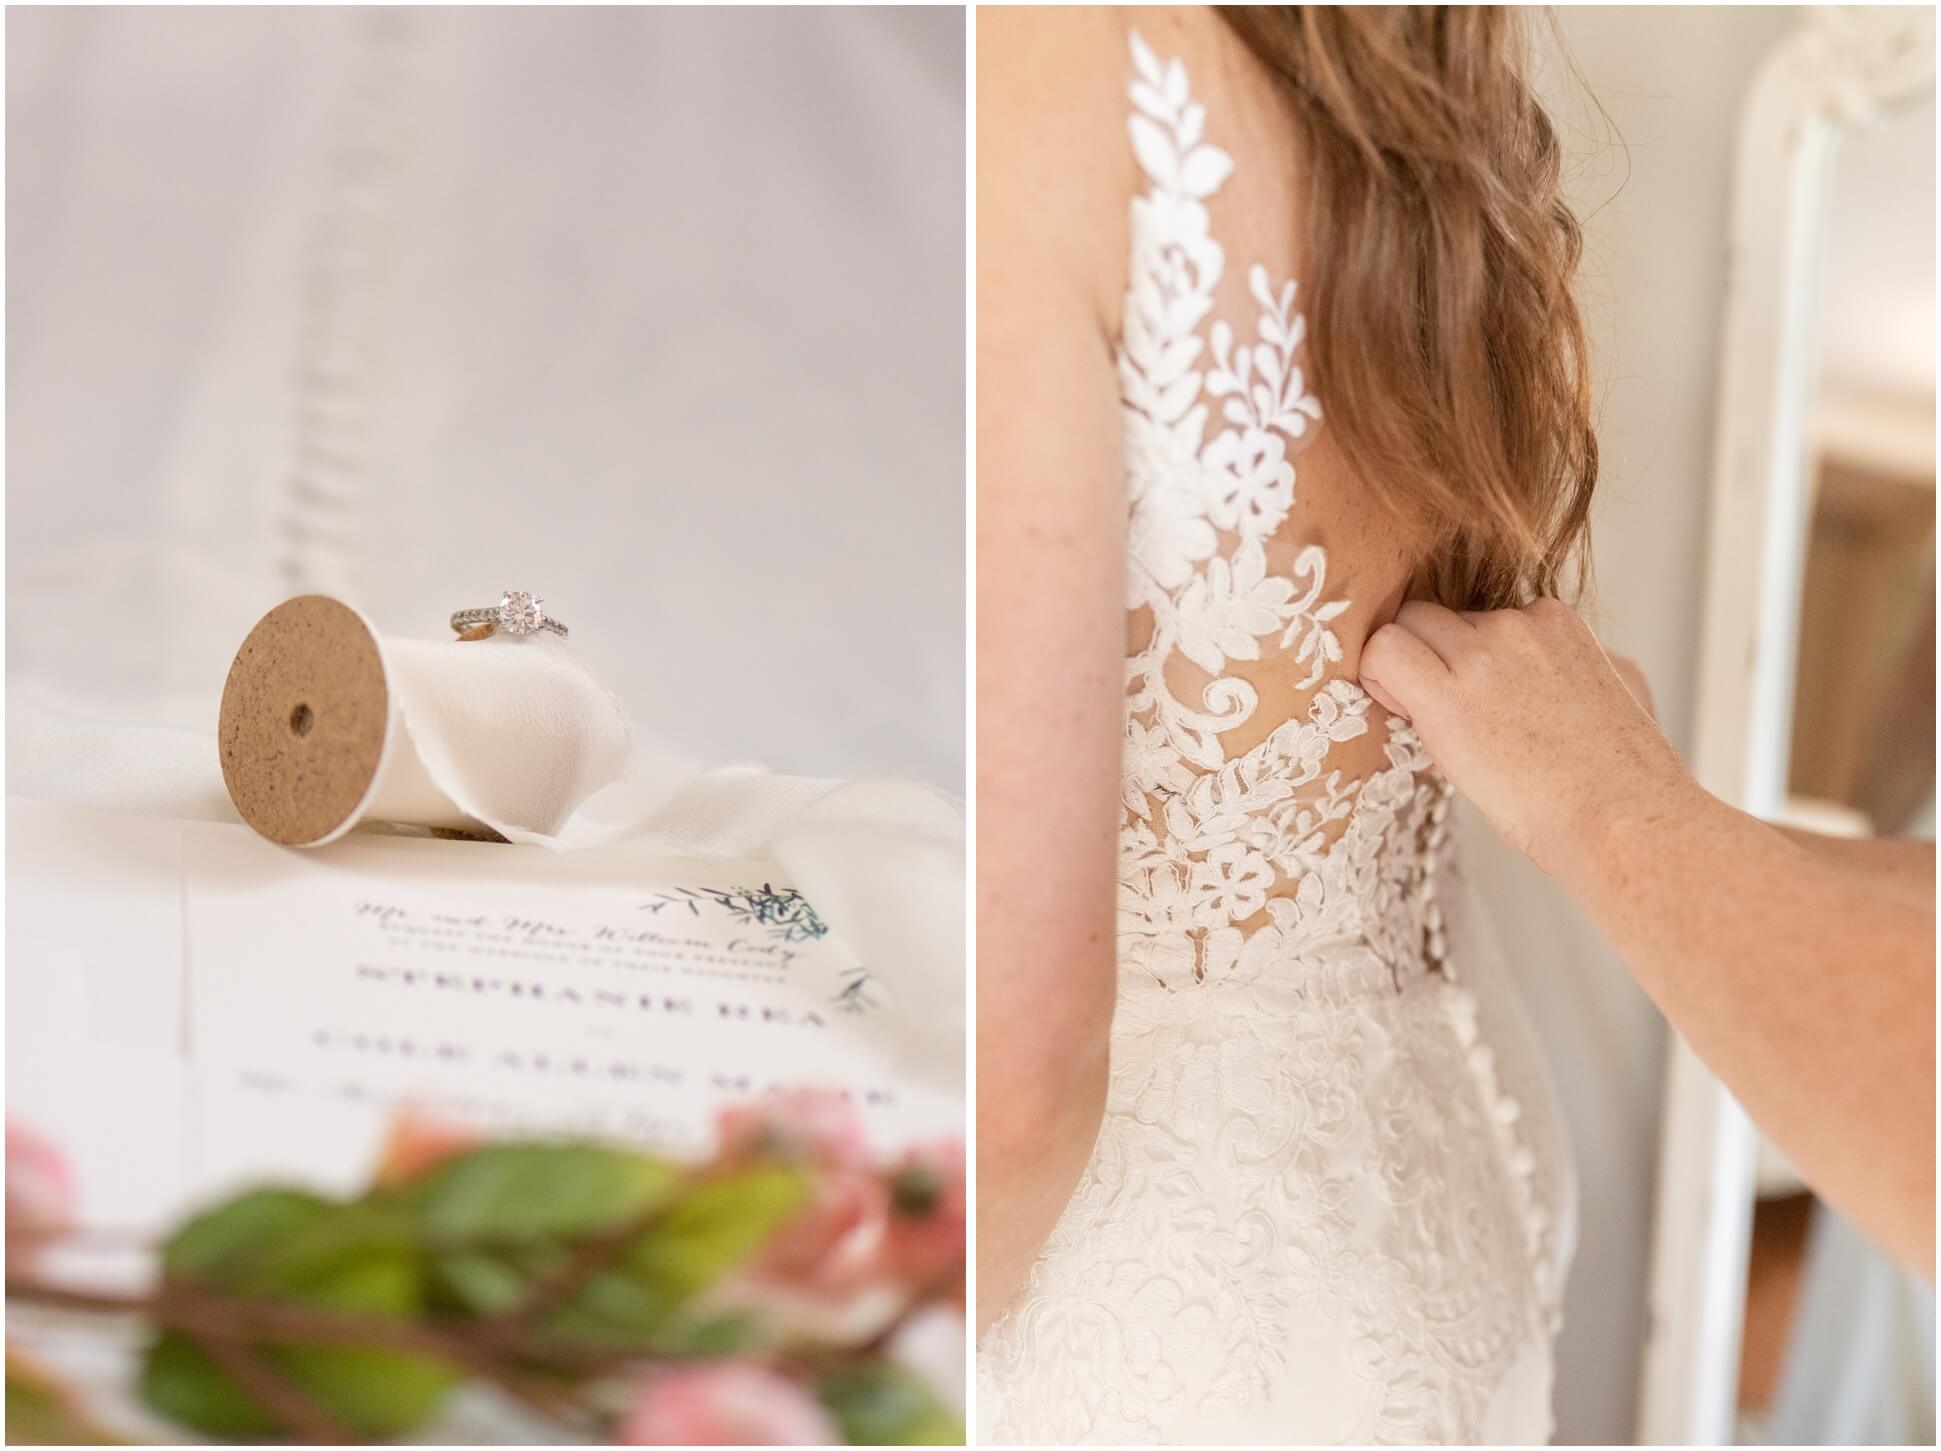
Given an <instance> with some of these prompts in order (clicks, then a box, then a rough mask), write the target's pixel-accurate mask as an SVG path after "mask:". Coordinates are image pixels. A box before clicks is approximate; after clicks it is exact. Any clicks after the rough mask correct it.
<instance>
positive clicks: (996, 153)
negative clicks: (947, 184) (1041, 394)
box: [977, 7, 1137, 327]
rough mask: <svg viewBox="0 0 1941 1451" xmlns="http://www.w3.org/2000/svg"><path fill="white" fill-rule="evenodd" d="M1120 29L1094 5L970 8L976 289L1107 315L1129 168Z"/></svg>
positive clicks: (1112, 308)
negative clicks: (973, 13)
mask: <svg viewBox="0 0 1941 1451" xmlns="http://www.w3.org/2000/svg"><path fill="white" fill-rule="evenodd" d="M1126 33H1127V30H1126V25H1125V23H1124V22H1123V21H1122V20H1121V19H1120V17H1119V16H1118V14H1117V12H1116V11H1114V10H1112V9H1110V8H1103V7H1101V8H1077V7H1071V8H1067V7H1056V8H1040V7H1016V8H1011V7H1005V8H996V9H986V10H980V11H978V12H977V235H978V271H979V291H980V293H982V292H983V290H984V289H985V288H986V287H995V288H998V289H1000V290H1001V291H1002V293H1003V294H1004V295H1006V296H1010V297H1014V298H1016V299H1018V300H1019V301H1020V302H1023V301H1024V300H1025V299H1026V298H1030V299H1032V306H1033V307H1034V309H1035V310H1036V311H1038V312H1040V313H1044V314H1047V315H1049V314H1050V312H1051V308H1050V307H1049V306H1048V305H1047V303H1046V302H1045V301H1043V300H1042V299H1046V298H1054V299H1055V298H1060V297H1062V298H1069V299H1072V300H1074V301H1076V302H1078V303H1079V304H1081V305H1082V306H1083V307H1084V308H1085V310H1086V311H1087V313H1089V314H1090V315H1091V316H1092V318H1093V319H1094V320H1095V321H1097V322H1098V323H1099V324H1100V326H1101V327H1103V326H1104V324H1105V320H1106V319H1107V318H1109V317H1113V316H1116V312H1117V306H1118V298H1119V296H1120V294H1121V293H1122V292H1123V290H1124V285H1125V283H1124V279H1125V254H1126V246H1127V236H1128V227H1127V221H1126V206H1127V201H1128V199H1129V198H1130V197H1131V195H1132V193H1133V188H1134V184H1135V181H1136V174H1137V171H1136V163H1135V162H1134V160H1133V156H1132V151H1131V148H1130V147H1129V146H1128V145H1127V143H1126V132H1125V106H1126V100H1125V96H1126V89H1125V87H1126V65H1127V63H1126V44H1127V42H1126ZM998 273H1001V274H1002V275H994V274H998Z"/></svg>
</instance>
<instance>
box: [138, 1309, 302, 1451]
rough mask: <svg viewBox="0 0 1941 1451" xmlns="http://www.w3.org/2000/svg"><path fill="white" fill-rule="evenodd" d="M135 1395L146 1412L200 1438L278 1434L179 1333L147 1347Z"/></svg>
mask: <svg viewBox="0 0 1941 1451" xmlns="http://www.w3.org/2000/svg"><path fill="white" fill-rule="evenodd" d="M138 1389H139V1390H140V1393H141V1398H142V1403H143V1404H144V1405H146V1406H148V1407H149V1409H151V1410H153V1411H157V1412H159V1413H160V1414H162V1415H164V1416H167V1417H168V1418H169V1419H170V1420H171V1421H178V1422H180V1423H181V1424H182V1425H184V1426H188V1427H191V1428H193V1429H194V1430H197V1431H200V1432H202V1433H203V1434H204V1435H205V1436H215V1437H218V1438H220V1439H222V1440H225V1441H256V1440H262V1439H264V1438H265V1437H268V1436H270V1435H272V1434H274V1433H275V1431H276V1430H277V1425H276V1420H275V1418H274V1417H272V1416H271V1415H270V1414H269V1412H267V1411H265V1410H264V1409H263V1408H262V1407H261V1406H259V1405H257V1404H256V1401H255V1398H254V1397H252V1396H251V1395H250V1394H249V1392H248V1391H246V1390H244V1389H243V1388H242V1387H241V1386H239V1385H237V1384H236V1382H235V1381H234V1380H233V1379H231V1378H230V1375H229V1373H228V1372H227V1371H225V1370H223V1369H222V1368H221V1367H220V1366H218V1365H217V1364H216V1363H215V1361H214V1360H212V1359H210V1357H209V1353H208V1352H207V1351H206V1350H204V1349H203V1348H202V1347H201V1346H200V1345H197V1344H196V1343H195V1342H194V1341H193V1340H191V1339H189V1337H188V1336H186V1335H183V1334H181V1333H180V1332H179V1331H174V1330H164V1331H163V1332H162V1333H161V1334H160V1335H158V1336H156V1338H155V1340H154V1342H153V1343H152V1344H151V1345H150V1346H149V1347H148V1354H147V1356H146V1357H145V1358H144V1359H143V1361H142V1373H141V1381H140V1384H139V1387H138Z"/></svg>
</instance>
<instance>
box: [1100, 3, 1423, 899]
mask: <svg viewBox="0 0 1941 1451" xmlns="http://www.w3.org/2000/svg"><path fill="white" fill-rule="evenodd" d="M1155 20H1157V21H1158V22H1159V24H1158V25H1147V26H1145V27H1144V28H1143V30H1142V37H1143V38H1142V40H1141V41H1140V42H1138V44H1144V40H1145V39H1150V40H1151V42H1152V44H1151V45H1150V46H1148V47H1147V48H1146V49H1145V52H1144V64H1142V65H1141V67H1140V69H1139V71H1138V73H1137V74H1136V75H1135V78H1134V79H1133V81H1132V83H1131V86H1130V98H1131V102H1132V109H1131V114H1130V116H1129V118H1128V132H1129V136H1130V139H1131V143H1132V145H1133V148H1134V151H1135V153H1136V155H1137V157H1138V160H1139V163H1140V167H1141V174H1142V176H1143V178H1144V179H1145V181H1146V183H1147V190H1146V193H1145V195H1143V196H1141V197H1138V198H1136V199H1135V200H1134V201H1133V202H1132V208H1133V214H1134V233H1135V239H1136V240H1135V245H1134V249H1133V275H1132V278H1131V285H1130V288H1129V290H1128V294H1127V298H1126V302H1125V310H1124V313H1123V315H1122V317H1121V331H1120V339H1119V370H1120V382H1121V392H1122V395H1123V397H1124V399H1125V403H1126V426H1127V432H1128V440H1127V444H1128V455H1129V463H1128V468H1129V472H1130V481H1131V488H1132V494H1133V514H1132V541H1131V559H1130V577H1129V583H1128V591H1129V595H1128V600H1127V605H1128V614H1127V654H1128V657H1129V659H1130V661H1131V664H1130V666H1129V669H1130V670H1131V671H1132V672H1133V680H1132V696H1133V698H1132V701H1131V703H1130V711H1129V720H1128V748H1129V751H1130V752H1131V753H1132V754H1133V755H1134V756H1135V757H1136V758H1138V759H1140V760H1141V761H1142V762H1143V761H1144V760H1145V759H1146V755H1145V753H1147V752H1151V753H1152V754H1153V755H1154V756H1156V757H1157V758H1158V759H1154V760H1152V761H1151V765H1150V769H1147V770H1145V771H1143V772H1141V773H1139V774H1136V775H1135V774H1134V773H1131V772H1129V773H1128V777H1127V789H1126V804H1127V807H1128V809H1129V810H1131V811H1133V812H1134V813H1135V814H1144V815H1145V816H1146V818H1147V819H1149V820H1150V821H1151V822H1152V825H1153V830H1154V832H1155V834H1156V836H1157V837H1158V838H1159V839H1160V840H1161V841H1162V842H1165V841H1167V840H1169V839H1172V840H1173V841H1174V844H1177V832H1175V831H1173V830H1170V829H1169V826H1168V823H1167V819H1166V818H1167V815H1168V813H1167V811H1166V810H1165V806H1166V803H1167V802H1169V801H1171V800H1173V799H1175V798H1176V797H1177V796H1178V795H1179V794H1181V793H1184V792H1189V791H1191V790H1192V789H1193V788H1194V786H1195V785H1198V786H1199V789H1200V790H1201V791H1202V792H1206V791H1208V790H1215V791H1217V789H1218V783H1217V782H1216V783H1212V784H1211V785H1209V784H1208V783H1206V780H1205V778H1207V777H1208V776H1210V775H1213V776H1217V774H1218V773H1219V772H1220V771H1221V770H1222V769H1223V768H1226V767H1229V766H1234V767H1236V768H1237V770H1238V772H1239V773H1240V774H1242V775H1245V774H1248V773H1249V772H1253V773H1258V772H1260V771H1263V770H1273V769H1279V768H1281V767H1284V766H1285V764H1286V763H1285V762H1272V761H1270V760H1267V759H1263V758H1266V757H1271V756H1273V755H1274V754H1275V753H1274V752H1273V751H1272V750H1271V748H1270V747H1269V740H1270V737H1272V736H1273V735H1274V734H1275V733H1276V732H1277V731H1283V728H1284V727H1285V726H1286V725H1287V724H1288V723H1290V722H1308V721H1310V720H1312V719H1313V717H1314V714H1315V712H1316V711H1317V710H1318V711H1321V712H1324V713H1327V714H1329V715H1330V716H1333V715H1335V714H1337V713H1338V712H1341V711H1344V710H1345V711H1347V713H1348V718H1346V719H1343V720H1341V721H1340V722H1339V723H1338V724H1337V725H1335V726H1334V727H1333V728H1332V729H1329V730H1327V731H1326V732H1325V735H1326V739H1325V741H1324V742H1316V741H1314V740H1312V739H1311V740H1309V741H1308V742H1306V743H1305V745H1304V749H1305V750H1307V751H1308V752H1309V753H1313V752H1314V751H1315V750H1316V747H1317V744H1322V745H1325V752H1324V758H1321V757H1317V758H1315V759H1313V760H1311V761H1309V762H1308V763H1307V764H1308V765H1309V766H1312V767H1313V768H1314V769H1313V772H1312V774H1311V775H1310V774H1309V773H1308V771H1307V770H1305V769H1303V768H1301V767H1298V766H1297V767H1296V768H1295V770H1294V771H1293V772H1292V773H1291V775H1290V776H1289V778H1288V786H1289V796H1288V804H1289V805H1291V806H1294V807H1296V808H1298V807H1303V806H1304V807H1306V808H1307V817H1306V818H1305V819H1311V821H1312V823H1313V826H1312V831H1311V832H1310V833H1305V834H1307V835H1310V836H1311V837H1312V841H1311V843H1310V844H1311V845H1316V846H1318V845H1325V844H1327V843H1331V842H1332V841H1333V840H1335V839H1336V838H1337V837H1338V836H1339V835H1340V834H1341V832H1342V830H1343V829H1344V828H1345V824H1346V819H1347V813H1346V807H1347V797H1346V796H1345V795H1344V794H1343V793H1347V792H1352V791H1353V789H1354V788H1355V787H1356V786H1357V785H1358V784H1359V783H1360V782H1362V781H1364V780H1366V779H1367V778H1368V777H1370V776H1372V775H1374V774H1376V773H1377V772H1380V771H1383V770H1385V769H1388V768H1390V767H1391V766H1392V765H1393V760H1392V758H1391V755H1390V752H1389V749H1388V744H1387V742H1386V740H1385V734H1384V732H1383V731H1382V730H1381V729H1380V728H1379V726H1380V722H1381V721H1382V720H1383V719H1384V717H1385V712H1383V711H1382V709H1381V708H1380V707H1379V706H1377V705H1375V704H1373V702H1372V701H1369V700H1368V699H1367V698H1366V697H1360V698H1359V699H1357V700H1355V701H1353V702H1350V701H1348V699H1347V698H1346V697H1345V696H1344V695H1343V693H1342V692H1341V690H1340V686H1342V685H1343V684H1347V683H1351V682H1353V681H1354V680H1355V677H1356V665H1357V662H1358V661H1359V658H1360V653H1361V646H1362V643H1363V641H1365V640H1366V639H1367V638H1368V635H1369V634H1370V633H1371V632H1372V631H1373V630H1374V629H1375V628H1376V627H1377V626H1379V625H1380V624H1382V623H1383V622H1385V621H1386V620H1388V619H1390V618H1392V617H1393V615H1394V613H1395V610H1396V608H1397V607H1398V606H1399V604H1400V603H1401V601H1402V598H1403V595H1404V592H1405V590H1406V588H1407V585H1408V581H1409V578H1410V576H1411V575H1412V574H1413V573H1414V571H1415V569H1416V566H1417V564H1418V562H1419V561H1418V558H1417V556H1416V553H1415V550H1414V548H1413V546H1412V545H1411V543H1410V542H1408V541H1406V540H1405V539H1404V538H1403V537H1402V535H1403V531H1402V530H1401V529H1400V528H1399V527H1398V524H1397V521H1395V520H1393V519H1392V518H1390V517H1389V516H1388V515H1386V514H1385V513H1384V512H1383V511H1382V510H1381V508H1380V507H1378V506H1377V504H1376V503H1375V501H1374V500H1373V499H1372V497H1371V496H1370V494H1369V492H1368V490H1367V489H1366V488H1365V487H1364V486H1363V485H1362V484H1361V482H1360V481H1359V480H1358V479H1356V478H1355V476H1354V475H1353V473H1352V472H1351V471H1350V469H1349V468H1348V465H1347V463H1346V461H1345V459H1344V458H1343V456H1342V452H1341V449H1340V447H1339V446H1338V444H1337V443H1336V442H1335V440H1334V438H1333V436H1332V434H1331V433H1330V431H1329V429H1328V428H1327V427H1326V426H1325V409H1324V406H1323V404H1322V401H1321V399H1320V397H1319V396H1318V393H1317V390H1316V385H1315V380H1314V378H1313V377H1312V376H1311V374H1310V373H1309V371H1308V368H1307V359H1306V347H1305V344H1306V319H1305V317H1304V315H1303V301H1302V296H1301V290H1300V284H1299V282H1298V280H1297V279H1298V278H1299V277H1300V276H1301V275H1302V272H1303V267H1302V262H1303V256H1302V251H1303V247H1304V245H1306V243H1305V242H1304V235H1305V234H1306V233H1307V232H1308V230H1309V229H1308V228H1307V227H1305V226H1304V225H1303V217H1302V212H1301V208H1302V206H1303V198H1302V194H1301V186H1300V170H1299V166H1300V163H1299V156H1298V152H1297V149H1296V134H1297V133H1296V123H1295V117H1294V114H1293V112H1292V109H1291V105H1290V103H1289V102H1288V100H1287V98H1286V97H1285V96H1284V95H1283V94H1282V93H1281V92H1280V90H1279V89H1278V87H1277V86H1276V85H1275V83H1274V82H1273V80H1272V79H1271V78H1270V77H1269V76H1268V75H1267V74H1266V73H1265V72H1264V71H1263V70H1262V69H1261V67H1260V66H1259V65H1258V64H1257V63H1255V62H1254V60H1253V58H1252V57H1251V56H1250V55H1249V54H1248V53H1247V52H1246V51H1245V50H1244V48H1243V47H1241V45H1240V44H1239V42H1238V41H1237V40H1235V39H1234V38H1233V37H1232V36H1231V35H1229V34H1228V33H1227V32H1226V30H1225V27H1224V26H1223V25H1221V24H1220V23H1219V22H1218V21H1217V20H1213V19H1211V18H1210V17H1205V16H1198V17H1193V18H1192V19H1191V20H1190V21H1188V22H1187V23H1185V24H1174V25H1172V26H1165V22H1164V19H1163V17H1155ZM1161 27H1164V29H1163V31H1162V28H1161ZM1161 54H1165V55H1167V56H1168V59H1167V60H1166V61H1164V62H1162V61H1161V60H1160V59H1159V56H1160V55H1161ZM1136 56H1137V52H1136V51H1135V57H1136ZM1189 74H1190V75H1191V76H1192V77H1193V82H1192V86H1191V89H1190V91H1189V90H1188V88H1187V86H1186V84H1185V77H1186V76H1187V75H1189ZM1209 116H1213V117H1217V118H1218V123H1217V124H1218V135H1217V136H1215V135H1211V134H1209V129H1208V128H1209V125H1210V124H1211V123H1209V121H1208V117H1209ZM1323 230H1324V229H1323ZM1182 469H1184V470H1186V471H1188V472H1191V473H1194V474H1196V475H1197V478H1196V480H1195V481H1194V482H1196V483H1197V484H1198V488H1187V489H1181V488H1180V487H1178V484H1179V477H1178V476H1179V473H1180V471H1181V470H1182ZM1354 693H1355V694H1356V695H1357V696H1359V692H1358V691H1356V692H1354ZM1371 727H1372V728H1371ZM1351 731H1352V732H1354V733H1352V734H1351V733H1350V732H1351ZM1169 742H1170V744H1171V745H1172V746H1174V747H1177V749H1168V744H1169ZM1250 757H1251V758H1252V759H1250ZM1331 793H1332V794H1331ZM1140 796H1144V797H1145V798H1146V799H1145V801H1144V803H1143V804H1144V807H1145V812H1144V813H1142V812H1141V803H1140V802H1139V801H1138V800H1137V799H1136V798H1138V797H1140ZM1283 814H1288V813H1287V812H1285V811H1284V812H1283ZM1295 889H1296V879H1295V878H1294V877H1293V876H1292V875H1290V873H1289V872H1288V871H1286V870H1276V871H1275V872H1274V879H1273V880H1272V881H1271V882H1266V881H1263V882H1261V884H1260V888H1259V890H1260V892H1261V894H1263V895H1264V896H1265V897H1267V898H1271V897H1274V896H1277V895H1284V894H1287V893H1289V892H1291V891H1293V890H1295ZM1251 895H1252V894H1251V893H1250V894H1249V900H1251ZM1262 920H1265V919H1264V917H1261V916H1260V915H1259V914H1258V913H1255V914H1251V915H1249V916H1246V917H1243V918H1241V919H1238V922H1237V925H1239V926H1241V927H1242V928H1243V929H1244V928H1245V927H1248V926H1251V925H1254V924H1255V923H1256V922H1257V921H1262Z"/></svg>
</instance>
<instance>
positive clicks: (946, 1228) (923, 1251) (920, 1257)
mask: <svg viewBox="0 0 1941 1451" xmlns="http://www.w3.org/2000/svg"><path fill="white" fill-rule="evenodd" d="M966 1198H967V1196H966V1193H965V1189H964V1145H963V1143H962V1142H961V1141H960V1140H956V1139H947V1140H945V1141H943V1142H941V1143H936V1144H929V1145H926V1146H925V1147H923V1148H920V1149H915V1150H912V1151H911V1152H910V1153H909V1154H907V1155H905V1156H904V1159H903V1161H902V1162H901V1163H900V1164H898V1165H897V1166H896V1168H895V1169H894V1170H892V1171H891V1174H890V1223H889V1233H888V1234H887V1235H886V1236H885V1238H884V1242H883V1258H884V1261H885V1263H886V1264H887V1265H888V1267H889V1269H890V1271H891V1273H893V1274H895V1275H898V1276H900V1277H901V1278H902V1279H904V1280H905V1281H906V1282H908V1283H910V1284H913V1285H918V1286H923V1285H928V1284H929V1283H930V1282H931V1281H932V1280H935V1279H936V1278H937V1277H938V1276H940V1275H943V1274H945V1273H947V1272H948V1271H949V1270H950V1268H951V1267H952V1266H953V1265H958V1264H961V1263H962V1261H963V1259H964V1220H965V1215H966V1210H967V1205H966Z"/></svg>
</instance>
